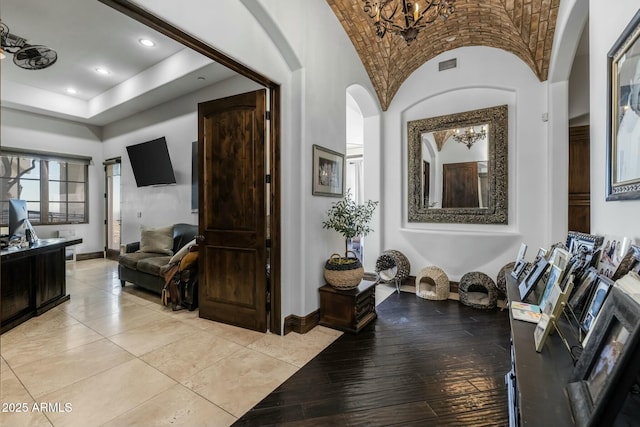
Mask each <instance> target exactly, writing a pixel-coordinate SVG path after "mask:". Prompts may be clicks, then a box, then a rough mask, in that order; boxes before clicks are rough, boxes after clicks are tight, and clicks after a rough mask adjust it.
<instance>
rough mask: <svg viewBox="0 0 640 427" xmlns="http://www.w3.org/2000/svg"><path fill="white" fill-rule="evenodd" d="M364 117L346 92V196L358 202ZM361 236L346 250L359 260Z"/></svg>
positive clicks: (360, 200) (361, 187)
mask: <svg viewBox="0 0 640 427" xmlns="http://www.w3.org/2000/svg"><path fill="white" fill-rule="evenodd" d="M363 144H364V117H363V116H362V111H360V107H359V106H358V103H357V102H356V100H355V99H353V96H351V94H349V93H348V92H347V164H346V175H345V182H346V193H345V194H346V197H349V198H350V199H351V200H353V201H355V202H356V203H358V204H363V203H364V145H363ZM363 239H364V238H363V237H361V236H356V237H354V238H353V239H350V240H349V247H348V248H347V249H348V250H350V251H352V252H353V253H355V254H356V256H357V257H358V259H359V260H360V262H363V258H364V241H363Z"/></svg>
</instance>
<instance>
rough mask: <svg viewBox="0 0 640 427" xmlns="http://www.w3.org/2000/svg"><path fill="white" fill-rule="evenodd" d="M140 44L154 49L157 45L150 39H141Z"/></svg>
mask: <svg viewBox="0 0 640 427" xmlns="http://www.w3.org/2000/svg"><path fill="white" fill-rule="evenodd" d="M138 42H139V43H140V44H141V45H142V46H145V47H154V46H155V45H156V44H155V43H154V42H153V41H151V40H149V39H140V40H138Z"/></svg>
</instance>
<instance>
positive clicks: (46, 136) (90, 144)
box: [0, 108, 104, 253]
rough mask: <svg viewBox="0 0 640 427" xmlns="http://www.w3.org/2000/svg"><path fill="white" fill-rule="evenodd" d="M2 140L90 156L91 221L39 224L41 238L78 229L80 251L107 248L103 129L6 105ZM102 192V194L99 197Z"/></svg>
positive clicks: (0, 129) (7, 144)
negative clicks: (10, 107)
mask: <svg viewBox="0 0 640 427" xmlns="http://www.w3.org/2000/svg"><path fill="white" fill-rule="evenodd" d="M0 132H1V135H0V140H1V141H2V146H3V147H15V148H28V149H33V150H37V151H48V152H54V153H60V154H73V155H80V156H87V157H91V158H92V159H93V161H92V163H91V164H90V165H89V223H87V224H64V225H44V226H36V227H35V229H36V234H37V235H38V237H39V238H47V237H57V231H58V230H71V229H73V230H75V233H76V237H80V238H82V239H83V243H82V244H81V245H78V246H76V249H77V252H78V253H90V252H101V251H103V250H104V202H103V200H104V199H103V198H102V197H100V196H101V195H102V194H103V192H104V190H103V189H104V172H103V169H102V161H103V156H102V144H101V142H100V140H101V135H100V129H99V128H97V127H93V126H87V125H83V124H80V123H76V122H71V121H67V120H63V119H56V118H51V117H46V116H41V115H38V114H33V113H27V112H22V111H17V110H12V109H9V108H2V126H1V127H0ZM95 195H98V197H95Z"/></svg>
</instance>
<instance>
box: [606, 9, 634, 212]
mask: <svg viewBox="0 0 640 427" xmlns="http://www.w3.org/2000/svg"><path fill="white" fill-rule="evenodd" d="M639 34H640V11H638V12H637V13H636V14H635V16H634V17H633V18H632V19H631V21H630V22H629V24H628V25H627V26H626V27H625V29H624V30H623V31H622V34H621V35H620V37H618V39H617V40H616V42H615V43H614V44H613V46H612V47H611V50H609V53H608V54H607V62H608V82H607V83H608V100H607V101H608V105H607V114H608V117H607V164H606V166H607V187H606V200H607V201H611V200H632V199H640V163H638V162H637V157H636V159H634V153H637V152H638V151H637V150H638V146H637V144H638V142H637V140H636V139H635V138H634V136H633V135H634V134H633V132H634V129H635V127H636V124H637V119H638V118H640V111H638V110H640V108H638V106H639V104H638V100H637V99H636V98H637V94H638V91H639V89H640V88H639V86H640V56H639V55H638V52H640V37H638V35H639ZM636 156H637V154H636Z"/></svg>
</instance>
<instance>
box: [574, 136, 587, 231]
mask: <svg viewBox="0 0 640 427" xmlns="http://www.w3.org/2000/svg"><path fill="white" fill-rule="evenodd" d="M589 132H590V130H589V126H576V127H571V128H569V230H571V231H580V232H582V233H587V234H589V233H591V183H590V179H591V175H590V173H589V172H590V166H589V165H590V153H589V149H590V148H589V145H590V144H589V141H590V137H589Z"/></svg>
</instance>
